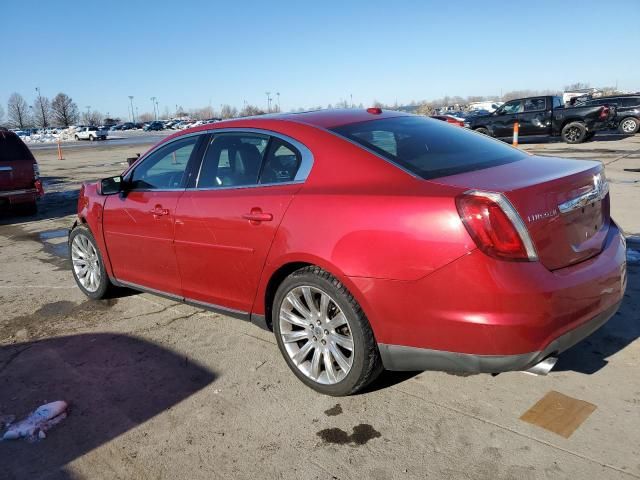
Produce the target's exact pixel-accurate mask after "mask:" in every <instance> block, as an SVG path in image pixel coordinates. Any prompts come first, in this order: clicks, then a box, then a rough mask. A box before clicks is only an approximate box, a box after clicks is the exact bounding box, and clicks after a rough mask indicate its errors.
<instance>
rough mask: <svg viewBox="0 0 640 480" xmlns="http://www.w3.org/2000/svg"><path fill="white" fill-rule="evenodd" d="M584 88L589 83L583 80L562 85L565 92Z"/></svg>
mask: <svg viewBox="0 0 640 480" xmlns="http://www.w3.org/2000/svg"><path fill="white" fill-rule="evenodd" d="M585 88H589V84H588V83H585V82H575V83H571V84H569V85H565V87H564V89H565V91H567V92H570V91H572V90H583V89H585Z"/></svg>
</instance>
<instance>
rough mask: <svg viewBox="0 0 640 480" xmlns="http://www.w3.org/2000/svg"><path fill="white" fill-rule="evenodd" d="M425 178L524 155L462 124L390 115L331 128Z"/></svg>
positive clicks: (499, 162)
mask: <svg viewBox="0 0 640 480" xmlns="http://www.w3.org/2000/svg"><path fill="white" fill-rule="evenodd" d="M331 130H332V131H333V132H335V133H337V134H339V135H341V136H343V137H346V138H347V139H349V140H352V141H354V142H356V143H359V144H360V145H362V146H363V147H365V148H367V149H369V150H371V151H373V152H374V153H377V154H378V155H381V156H382V157H384V158H386V159H388V160H390V161H391V162H393V163H395V164H397V165H399V166H401V167H402V168H404V169H406V170H408V171H410V172H411V173H413V174H415V175H417V176H419V177H421V178H424V179H425V180H429V179H433V178H438V177H445V176H448V175H455V174H458V173H464V172H471V171H474V170H480V169H483V168H489V167H495V166H498V165H503V164H505V163H511V162H515V161H517V160H521V159H523V158H525V156H526V154H524V153H523V152H521V151H519V150H517V149H515V148H512V147H510V146H508V145H506V144H504V143H502V142H500V141H498V140H494V139H491V138H487V137H485V136H484V135H481V134H479V133H475V132H472V131H470V130H467V129H465V128H462V127H457V126H452V125H447V124H446V123H445V122H441V121H439V120H433V119H428V118H423V117H413V116H411V117H409V116H408V117H394V118H387V119H381V120H370V121H366V122H360V123H352V124H348V125H342V126H339V127H335V128H332V129H331Z"/></svg>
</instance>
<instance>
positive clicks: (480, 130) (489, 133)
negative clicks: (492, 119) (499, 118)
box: [475, 127, 491, 137]
mask: <svg viewBox="0 0 640 480" xmlns="http://www.w3.org/2000/svg"><path fill="white" fill-rule="evenodd" d="M475 131H476V132H478V133H481V134H483V135H487V136H489V137H490V136H491V132H490V131H489V129H487V128H484V127H480V128H476V130H475Z"/></svg>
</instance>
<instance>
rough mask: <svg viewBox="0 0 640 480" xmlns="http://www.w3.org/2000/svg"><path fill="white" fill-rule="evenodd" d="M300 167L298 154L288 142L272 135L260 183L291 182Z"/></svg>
mask: <svg viewBox="0 0 640 480" xmlns="http://www.w3.org/2000/svg"><path fill="white" fill-rule="evenodd" d="M298 168H300V154H299V153H298V151H297V150H296V149H295V148H294V147H293V146H291V145H289V144H288V143H286V142H284V141H282V140H280V139H279V138H275V137H272V139H271V144H270V146H269V153H268V154H267V157H266V158H265V161H264V167H262V174H261V175H260V183H263V184H267V183H283V182H292V181H293V180H294V178H295V176H296V173H298Z"/></svg>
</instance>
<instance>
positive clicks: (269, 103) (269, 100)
mask: <svg viewBox="0 0 640 480" xmlns="http://www.w3.org/2000/svg"><path fill="white" fill-rule="evenodd" d="M264 93H265V94H266V95H267V113H271V97H270V96H269V95H271V92H264Z"/></svg>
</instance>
